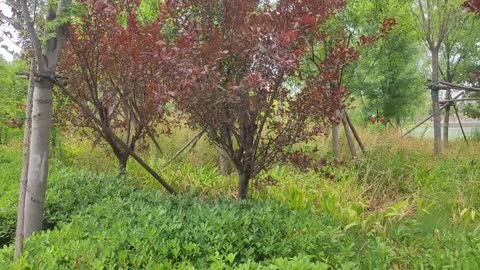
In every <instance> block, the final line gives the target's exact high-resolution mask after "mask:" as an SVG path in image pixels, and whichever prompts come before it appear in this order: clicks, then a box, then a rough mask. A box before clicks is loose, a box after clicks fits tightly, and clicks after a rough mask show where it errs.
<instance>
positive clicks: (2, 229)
mask: <svg viewBox="0 0 480 270" xmlns="http://www.w3.org/2000/svg"><path fill="white" fill-rule="evenodd" d="M178 134H179V135H178V136H172V137H169V138H162V139H161V145H162V151H161V152H160V151H157V150H154V149H149V150H143V151H144V152H143V153H142V155H143V156H145V157H146V159H147V160H148V162H149V164H151V165H152V166H153V167H154V168H155V169H157V170H158V171H159V172H160V173H161V174H162V175H163V176H164V177H165V178H166V179H167V180H168V181H170V182H171V183H172V184H173V185H174V187H175V188H176V189H177V190H179V191H180V193H181V195H179V196H177V197H172V196H170V195H168V194H166V192H164V191H163V190H162V188H161V187H160V186H159V185H158V184H157V183H156V182H155V181H154V180H153V179H152V178H151V177H150V176H149V175H148V174H146V173H145V172H144V171H143V170H142V169H141V168H140V167H139V166H138V165H136V164H135V163H134V162H133V161H132V162H130V163H129V168H128V170H129V177H128V178H127V179H117V178H115V177H114V176H115V175H116V167H115V162H114V160H113V157H112V156H109V155H108V154H107V153H108V150H107V148H105V147H104V146H102V145H100V146H99V147H97V148H94V149H92V148H91V146H90V145H89V144H88V143H87V142H85V141H78V140H77V137H76V136H68V137H67V136H65V135H64V137H62V138H63V139H62V148H61V149H60V150H58V151H61V153H56V154H55V158H54V159H53V160H52V162H53V164H52V166H51V168H50V179H49V190H48V196H47V204H48V205H47V211H46V218H45V223H46V225H47V228H49V230H47V231H45V232H42V233H39V234H37V235H35V236H33V237H31V238H30V239H29V240H28V241H27V243H26V245H25V252H24V255H23V257H22V258H21V259H20V260H18V261H16V262H12V260H11V258H12V256H13V247H12V246H11V245H8V246H5V247H4V248H3V249H1V250H0V265H5V269H72V268H79V269H120V268H122V269H138V268H145V269H171V268H179V269H193V268H196V269H205V268H210V269H230V268H237V269H263V268H265V269H338V268H341V269H422V268H423V269H425V268H426V269H430V268H434V269H436V268H442V267H443V268H451V269H478V268H479V267H480V265H479V262H480V221H479V219H480V217H479V216H478V215H479V214H480V213H478V211H479V209H480V198H479V197H478V196H477V195H478V190H480V166H478V162H480V160H479V159H478V157H477V156H478V155H477V153H478V151H479V150H480V144H479V143H476V142H473V143H472V144H471V145H470V146H467V145H465V144H464V143H463V142H460V141H457V142H454V143H452V145H451V147H450V149H449V150H448V151H446V153H445V155H444V156H443V157H441V158H438V159H434V158H432V156H431V145H430V144H431V143H430V141H428V140H422V139H414V138H400V137H399V136H398V135H396V134H394V133H392V132H390V131H389V130H385V131H382V132H379V131H376V130H374V131H372V130H362V138H364V140H365V142H366V144H367V145H368V146H369V147H368V151H367V153H366V155H365V156H364V157H363V158H361V159H360V160H356V161H348V160H347V161H346V162H345V163H343V164H341V165H335V164H333V163H326V164H324V165H318V166H319V167H313V168H311V169H309V170H306V171H305V170H303V171H301V170H300V169H297V168H294V167H292V166H291V165H288V164H284V165H281V166H280V165H279V166H276V167H274V168H273V169H272V170H270V171H268V172H266V173H264V174H262V175H260V176H258V177H257V178H256V179H254V180H253V182H252V185H251V192H250V194H251V199H250V200H249V201H248V202H237V201H235V200H234V199H233V198H234V196H235V195H234V194H235V190H236V177H235V175H231V176H221V175H220V174H219V172H218V169H217V164H216V161H217V154H216V151H214V150H213V149H212V147H211V146H210V145H209V144H208V143H207V142H206V141H204V140H202V141H200V142H199V143H198V145H197V147H196V148H195V149H193V150H191V151H188V152H187V153H185V154H184V155H182V156H181V157H180V158H179V159H178V160H176V161H175V162H174V163H172V164H171V165H170V166H169V167H167V168H165V169H162V167H163V164H165V162H166V160H168V158H169V157H170V156H171V155H173V153H175V152H176V150H177V149H178V148H180V147H181V146H182V145H183V144H184V143H186V142H187V141H188V140H189V138H191V137H193V136H194V134H195V132H192V131H188V130H182V131H180V132H178ZM328 144H329V142H328V141H323V139H320V140H318V141H314V142H310V144H308V145H300V146H299V147H301V148H303V149H304V150H305V151H304V152H305V153H307V154H309V155H311V156H312V157H314V158H319V157H320V156H323V155H326V154H328V151H327V150H325V148H326V147H327V146H328ZM316 146H318V147H320V149H321V151H320V152H316V153H313V152H312V151H310V150H309V149H313V148H315V147H316ZM20 149H21V145H20V144H19V143H18V142H15V141H13V142H11V143H10V144H9V145H7V146H5V145H3V146H0V171H1V172H2V173H1V174H0V188H1V189H2V191H4V192H2V193H0V233H1V237H3V238H1V239H3V240H2V241H4V243H7V242H10V241H11V240H12V234H13V231H14V226H15V219H16V202H17V192H18V181H19V175H20V167H21V166H20V164H21V153H20ZM345 150H346V146H345V145H344V146H343V156H344V157H345V159H347V158H346V157H347V152H346V151H345ZM0 269H2V267H1V266H0Z"/></svg>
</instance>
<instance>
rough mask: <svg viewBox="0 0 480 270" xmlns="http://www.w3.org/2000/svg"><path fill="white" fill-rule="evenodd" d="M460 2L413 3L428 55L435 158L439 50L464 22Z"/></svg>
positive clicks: (438, 129)
mask: <svg viewBox="0 0 480 270" xmlns="http://www.w3.org/2000/svg"><path fill="white" fill-rule="evenodd" d="M462 3H463V2H462V1H460V0H415V1H414V6H413V11H412V15H413V16H414V18H416V25H417V27H416V28H417V31H418V32H419V33H421V35H422V37H423V40H424V42H425V45H426V47H427V49H428V50H429V52H430V55H431V59H432V62H431V64H432V65H431V70H432V73H431V79H432V85H433V87H432V89H431V98H432V112H433V129H434V132H433V133H434V154H435V155H436V156H439V155H441V153H442V137H441V119H440V117H441V115H440V105H439V89H438V87H436V85H437V83H438V81H439V71H440V50H441V48H442V46H443V44H444V43H445V40H446V39H447V38H448V37H449V36H450V35H451V34H452V32H454V31H456V30H457V29H458V27H459V24H460V23H461V22H462V21H463V16H464V12H463V11H462Z"/></svg>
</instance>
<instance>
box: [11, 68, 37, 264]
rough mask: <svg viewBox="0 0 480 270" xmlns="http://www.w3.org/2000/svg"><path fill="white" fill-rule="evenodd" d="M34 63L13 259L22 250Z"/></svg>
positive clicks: (28, 103) (29, 93)
mask: <svg viewBox="0 0 480 270" xmlns="http://www.w3.org/2000/svg"><path fill="white" fill-rule="evenodd" d="M34 72H35V63H34V62H33V61H32V65H31V68H30V77H29V82H28V94H27V108H26V113H25V116H26V118H25V130H24V135H23V161H22V163H23V164H22V176H21V179H20V191H19V194H18V212H17V230H16V235H15V259H17V258H18V257H19V256H20V253H22V250H23V238H24V234H23V233H24V229H23V228H24V223H25V214H24V213H25V197H26V193H27V182H28V168H29V166H28V165H29V158H30V135H31V127H32V107H33V93H34V89H35V86H34V85H35V77H34Z"/></svg>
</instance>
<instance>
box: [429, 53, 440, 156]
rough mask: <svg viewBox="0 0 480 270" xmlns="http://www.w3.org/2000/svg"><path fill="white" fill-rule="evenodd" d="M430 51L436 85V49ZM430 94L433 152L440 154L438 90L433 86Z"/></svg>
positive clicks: (433, 79)
mask: <svg viewBox="0 0 480 270" xmlns="http://www.w3.org/2000/svg"><path fill="white" fill-rule="evenodd" d="M430 51H431V53H432V83H433V84H434V85H435V86H436V84H437V83H438V71H439V62H438V49H435V48H432V49H430ZM431 96H432V114H433V137H434V154H435V156H440V155H441V154H442V131H441V116H440V104H439V103H438V101H439V90H438V89H437V88H433V89H432V90H431Z"/></svg>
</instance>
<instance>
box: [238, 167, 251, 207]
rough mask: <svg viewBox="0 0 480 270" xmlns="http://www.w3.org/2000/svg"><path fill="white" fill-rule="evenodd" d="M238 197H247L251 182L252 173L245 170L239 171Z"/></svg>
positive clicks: (242, 198)
mask: <svg viewBox="0 0 480 270" xmlns="http://www.w3.org/2000/svg"><path fill="white" fill-rule="evenodd" d="M238 180H239V182H238V198H239V199H241V200H244V199H246V198H247V193H248V184H249V183H250V175H249V174H248V173H247V172H245V171H241V170H239V171H238Z"/></svg>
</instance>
